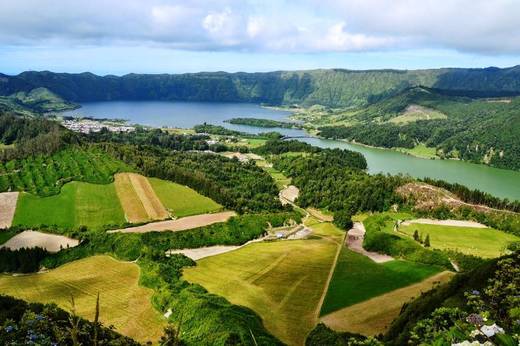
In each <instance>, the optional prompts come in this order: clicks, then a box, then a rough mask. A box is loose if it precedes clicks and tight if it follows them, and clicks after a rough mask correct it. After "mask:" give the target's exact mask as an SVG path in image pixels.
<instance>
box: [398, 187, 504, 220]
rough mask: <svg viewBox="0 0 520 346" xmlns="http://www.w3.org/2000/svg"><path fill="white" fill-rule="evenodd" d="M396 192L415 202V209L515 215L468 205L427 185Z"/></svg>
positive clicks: (452, 195) (444, 190) (439, 189)
mask: <svg viewBox="0 0 520 346" xmlns="http://www.w3.org/2000/svg"><path fill="white" fill-rule="evenodd" d="M396 192H397V193H398V194H399V195H401V196H402V197H403V198H405V199H407V200H410V201H412V202H414V204H415V208H417V209H422V210H432V209H435V208H438V207H441V206H446V207H448V208H450V209H452V210H455V209H459V208H462V207H469V208H471V209H473V210H475V211H478V212H484V213H507V214H514V213H513V212H512V211H508V210H501V209H495V208H490V207H488V206H485V205H479V204H471V203H466V202H464V201H462V200H460V198H458V197H457V196H456V195H455V194H453V193H451V192H449V191H448V190H446V189H443V188H440V187H437V186H432V185H429V184H426V183H419V182H413V183H408V184H405V185H403V186H400V187H398V188H397V189H396Z"/></svg>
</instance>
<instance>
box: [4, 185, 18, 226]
mask: <svg viewBox="0 0 520 346" xmlns="http://www.w3.org/2000/svg"><path fill="white" fill-rule="evenodd" d="M17 201H18V192H2V193H0V229H2V228H9V227H11V224H12V222H13V217H14V212H15V210H16V202H17Z"/></svg>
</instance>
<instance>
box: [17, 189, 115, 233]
mask: <svg viewBox="0 0 520 346" xmlns="http://www.w3.org/2000/svg"><path fill="white" fill-rule="evenodd" d="M124 223H125V216H124V213H123V209H122V208H121V204H120V203H119V199H118V198H117V194H116V191H115V188H114V184H106V185H97V184H88V183H80V182H71V183H68V184H66V185H65V186H63V188H62V189H61V192H60V193H59V194H58V195H55V196H49V197H39V196H35V195H32V194H29V193H22V194H20V196H19V200H18V204H17V208H16V213H15V216H14V219H13V225H14V226H22V227H26V228H32V227H36V228H39V227H42V226H43V227H45V226H51V225H54V226H56V227H58V228H60V229H63V228H73V229H78V228H79V227H81V226H86V227H88V228H92V229H100V228H102V227H103V226H108V225H122V224H124Z"/></svg>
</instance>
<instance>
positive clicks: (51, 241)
mask: <svg viewBox="0 0 520 346" xmlns="http://www.w3.org/2000/svg"><path fill="white" fill-rule="evenodd" d="M78 244H79V240H76V239H72V238H68V237H65V236H62V235H56V234H49V233H43V232H36V231H23V232H22V233H19V234H17V235H15V236H14V237H12V238H11V239H9V240H8V241H7V242H6V243H5V244H4V245H2V246H1V247H5V248H8V249H11V250H18V249H21V248H24V247H25V248H33V247H41V248H44V249H45V250H47V251H49V252H58V251H60V250H61V249H66V248H69V247H74V246H78Z"/></svg>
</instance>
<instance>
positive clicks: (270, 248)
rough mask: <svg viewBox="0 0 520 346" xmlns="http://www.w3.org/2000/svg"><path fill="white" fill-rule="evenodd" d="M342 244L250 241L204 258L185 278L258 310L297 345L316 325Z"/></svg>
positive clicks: (275, 330) (283, 337)
mask: <svg viewBox="0 0 520 346" xmlns="http://www.w3.org/2000/svg"><path fill="white" fill-rule="evenodd" d="M336 248H337V246H336V244H335V243H332V242H328V241H325V240H303V241H301V240H294V241H282V242H271V243H257V244H250V245H248V246H246V247H244V248H242V249H239V250H235V251H232V252H228V253H226V254H223V255H219V256H212V257H207V258H204V259H201V260H199V261H198V262H197V266H196V267H193V268H189V269H186V270H185V271H184V278H185V279H186V280H188V281H190V282H195V283H198V284H201V285H202V286H204V287H205V288H206V289H207V290H208V291H210V292H212V293H216V294H219V295H221V296H224V297H226V298H227V299H229V300H230V301H231V302H232V303H234V304H238V305H243V306H247V307H249V308H251V309H253V310H254V311H256V312H257V313H258V314H259V315H260V316H261V317H262V319H263V321H264V323H265V326H266V328H267V329H268V330H269V331H271V332H272V333H273V334H274V335H275V336H277V337H278V338H280V339H281V340H282V341H283V342H286V343H288V344H291V345H296V344H301V343H302V342H303V341H304V338H305V336H306V334H307V333H308V332H309V331H310V330H311V329H312V328H313V327H314V325H315V311H316V309H317V308H318V302H319V300H320V297H321V293H322V292H323V290H324V289H325V283H326V279H327V276H328V273H329V271H330V267H331V265H332V262H333V260H334V256H335V253H336Z"/></svg>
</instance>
